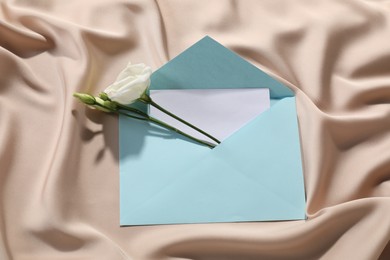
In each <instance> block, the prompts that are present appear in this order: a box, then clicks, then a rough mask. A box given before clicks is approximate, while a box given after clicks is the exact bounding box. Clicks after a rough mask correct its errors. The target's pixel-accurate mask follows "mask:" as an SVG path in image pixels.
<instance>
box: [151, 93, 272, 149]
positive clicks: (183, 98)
mask: <svg viewBox="0 0 390 260" xmlns="http://www.w3.org/2000/svg"><path fill="white" fill-rule="evenodd" d="M150 96H151V97H152V99H153V101H154V102H156V103H157V104H159V105H160V106H162V107H163V108H165V109H167V110H168V111H170V112H171V113H174V114H175V115H177V116H179V117H181V118H182V119H184V120H186V121H187V122H189V123H191V124H193V125H195V126H197V127H198V128H200V129H202V130H203V131H205V132H207V133H209V134H211V135H212V136H214V137H216V138H217V139H219V140H220V141H223V140H224V139H226V138H227V137H229V136H230V135H231V134H233V133H234V132H235V131H237V130H239V129H240V128H241V127H243V126H244V125H246V124H247V123H248V122H250V121H251V120H252V119H254V118H255V117H256V116H258V115H260V114H261V113H262V112H264V111H266V110H267V109H269V107H270V96H269V89H264V88H263V89H259V88H253V89H249V88H248V89H193V90H190V89H180V90H177V89H175V90H171V89H169V90H151V91H150ZM149 111H150V115H151V116H153V117H155V118H158V119H160V120H162V121H164V122H166V123H168V124H170V125H172V126H174V127H176V128H178V129H180V130H181V131H183V132H185V133H188V134H190V135H192V136H194V137H196V138H199V139H202V140H206V141H208V142H212V140H210V139H209V138H207V137H205V136H204V135H202V134H200V133H198V132H197V131H195V130H193V129H191V128H189V127H188V126H186V125H184V124H182V123H180V122H178V121H177V120H175V119H173V118H172V117H170V116H168V115H166V114H165V113H162V112H161V111H159V110H157V109H156V108H154V107H152V106H150V110H149Z"/></svg>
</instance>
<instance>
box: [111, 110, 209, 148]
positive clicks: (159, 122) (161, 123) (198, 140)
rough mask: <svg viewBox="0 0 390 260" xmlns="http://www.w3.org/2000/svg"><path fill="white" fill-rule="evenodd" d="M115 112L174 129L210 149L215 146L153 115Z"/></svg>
mask: <svg viewBox="0 0 390 260" xmlns="http://www.w3.org/2000/svg"><path fill="white" fill-rule="evenodd" d="M114 112H115V111H114ZM116 112H117V113H118V114H121V115H124V116H127V117H131V118H135V119H139V120H144V121H150V122H153V123H155V124H157V125H159V126H162V127H164V128H166V129H169V130H172V131H174V132H176V133H178V134H181V135H183V136H185V137H187V138H189V139H191V140H193V141H195V142H198V143H200V144H203V145H205V146H208V147H210V148H211V149H212V148H214V147H215V145H213V144H210V143H208V142H206V141H203V140H200V139H197V138H195V137H193V136H191V135H189V134H186V133H184V132H182V131H180V130H179V129H177V128H175V127H173V126H171V125H168V124H166V123H164V122H162V121H160V120H158V119H156V118H154V117H151V116H147V117H145V118H140V117H134V116H132V115H129V114H126V113H124V112H121V111H119V110H118V111H116Z"/></svg>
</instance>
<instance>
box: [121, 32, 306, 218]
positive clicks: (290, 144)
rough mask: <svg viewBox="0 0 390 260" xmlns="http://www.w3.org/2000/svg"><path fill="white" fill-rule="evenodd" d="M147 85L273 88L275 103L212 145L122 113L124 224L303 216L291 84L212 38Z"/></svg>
mask: <svg viewBox="0 0 390 260" xmlns="http://www.w3.org/2000/svg"><path fill="white" fill-rule="evenodd" d="M150 88H151V89H205V88H210V89H226V88H269V89H270V95H271V108H270V109H269V110H268V111H266V112H264V113H263V114H261V115H259V116H258V117H257V118H255V119H254V120H252V121H251V122H250V123H248V124H247V125H245V126H244V127H243V128H241V129H240V130H239V131H237V132H236V133H234V134H233V135H232V136H230V137H228V138H227V139H226V140H225V141H223V142H222V143H221V144H220V145H218V146H217V147H216V148H214V149H210V148H208V147H205V146H202V145H199V144H196V143H193V142H192V141H191V140H189V139H186V138H184V137H182V136H180V135H177V134H175V133H173V132H171V131H167V130H165V129H162V128H160V127H158V126H155V125H152V124H149V123H145V122H141V121H136V120H132V119H129V118H125V117H122V116H121V117H120V121H119V123H120V127H119V146H120V224H121V225H155V224H183V223H213V222H243V221H276V220H297V219H305V191H304V181H303V174H302V165H301V150H300V141H299V131H298V123H297V112H296V107H295V97H294V93H293V92H292V91H291V90H290V89H289V88H287V87H286V86H284V85H283V84H281V83H280V82H278V81H276V80H275V79H273V78H271V77H270V76H268V75H267V74H265V73H264V72H262V71H261V70H259V69H258V68H256V67H255V66H253V65H252V64H250V63H248V62H247V61H245V60H243V59H242V58H241V57H239V56H238V55H237V54H235V53H233V52H232V51H230V50H228V49H227V48H225V47H224V46H222V45H220V44H219V43H217V42H216V41H214V40H213V39H211V38H210V37H205V38H203V39H202V40H200V41H199V42H197V43H195V44H194V45H193V46H191V47H190V48H189V49H187V50H186V51H184V52H183V53H181V54H180V55H178V56H177V57H176V58H174V59H173V60H171V61H170V62H168V63H167V64H165V65H164V66H163V67H161V68H160V69H158V70H157V71H155V72H154V73H153V75H152V84H151V87H150ZM237 109H239V108H237Z"/></svg>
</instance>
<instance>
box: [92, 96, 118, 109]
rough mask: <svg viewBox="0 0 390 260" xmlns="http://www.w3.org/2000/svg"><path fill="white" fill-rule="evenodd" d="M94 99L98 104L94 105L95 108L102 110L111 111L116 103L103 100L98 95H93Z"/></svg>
mask: <svg viewBox="0 0 390 260" xmlns="http://www.w3.org/2000/svg"><path fill="white" fill-rule="evenodd" d="M95 100H96V103H97V104H98V105H96V106H95V107H96V109H99V110H101V111H104V112H112V111H114V110H116V104H114V103H113V102H111V101H104V100H103V99H101V98H100V97H95Z"/></svg>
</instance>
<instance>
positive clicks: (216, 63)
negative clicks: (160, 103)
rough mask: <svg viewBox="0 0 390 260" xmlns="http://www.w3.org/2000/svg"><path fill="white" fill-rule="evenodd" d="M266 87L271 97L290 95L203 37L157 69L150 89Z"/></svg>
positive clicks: (245, 62) (251, 66) (256, 69)
mask: <svg viewBox="0 0 390 260" xmlns="http://www.w3.org/2000/svg"><path fill="white" fill-rule="evenodd" d="M204 88H207V89H227V88H268V89H269V90H270V96H271V99H280V98H284V97H292V96H294V93H293V92H292V90H291V89H289V88H288V87H286V86H285V85H283V84H282V83H280V82H279V81H277V80H275V79H273V78H272V77H270V76H269V75H267V74H266V73H264V72H263V71H261V70H259V69H258V68H256V67H255V66H254V65H252V64H251V63H249V62H247V61H246V60H244V59H243V58H241V57H240V56H238V55H237V54H236V53H234V52H232V51H231V50H229V49H227V48H225V47H224V46H223V45H221V44H220V43H218V42H216V41H215V40H213V39H212V38H210V37H209V36H206V37H204V38H203V39H201V40H200V41H198V42H197V43H195V44H194V45H192V46H191V47H189V48H188V49H187V50H185V51H184V52H183V53H181V54H180V55H178V56H176V57H175V58H174V59H172V60H171V61H170V62H168V63H167V64H165V65H164V66H162V67H161V68H160V69H158V70H156V71H155V72H154V73H153V74H152V77H151V86H150V89H204Z"/></svg>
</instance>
